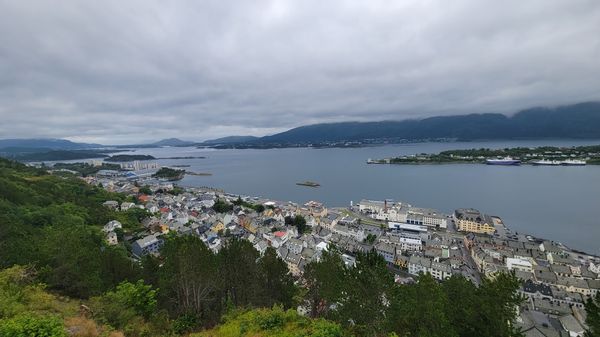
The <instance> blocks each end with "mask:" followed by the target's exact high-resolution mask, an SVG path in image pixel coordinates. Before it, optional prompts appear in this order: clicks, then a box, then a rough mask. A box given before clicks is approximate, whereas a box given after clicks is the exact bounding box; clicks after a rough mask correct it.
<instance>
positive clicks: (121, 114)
mask: <svg viewBox="0 0 600 337" xmlns="http://www.w3.org/2000/svg"><path fill="white" fill-rule="evenodd" d="M599 60H600V2H598V1H597V0H587V1H586V0H581V1H579V0H576V1H558V0H557V1H554V0H538V1H536V0H533V1H525V2H524V1H479V0H472V1H466V0H458V1H443V0H439V1H422V0H418V1H417V0H414V1H408V0H407V1H380V0H371V1H363V2H358V1H341V0H331V1H313V0H303V1H263V0H257V1H241V0H237V1H169V2H166V1H158V0H156V1H152V0H143V1H142V0H139V1H138V0H128V1H118V0H114V1H113V0H107V1H75V0H67V1H60V2H51V1H30V0H23V1H8V0H7V1H1V0H0V117H1V118H2V123H0V138H9V137H57V138H68V139H71V140H76V141H89V142H100V143H105V144H118V143H131V142H138V141H149V140H158V139H160V138H166V137H180V138H183V139H188V140H203V139H208V138H213V137H219V136H226V135H233V134H244V135H245V134H251V135H264V134H270V133H274V132H278V131H281V130H285V129H287V128H291V127H295V126H299V125H303V124H309V123H318V122H330V121H342V120H361V121H362V120H383V119H397V120H400V119H406V118H420V117H425V116H431V115H444V114H459V113H472V112H502V113H510V112H514V111H516V110H518V109H521V108H526V107H531V106H537V105H544V106H547V105H559V104H570V103H575V102H580V101H587V100H598V99H600V61H599Z"/></svg>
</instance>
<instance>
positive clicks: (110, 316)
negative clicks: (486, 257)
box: [0, 160, 597, 337]
mask: <svg viewBox="0 0 600 337" xmlns="http://www.w3.org/2000/svg"><path fill="white" fill-rule="evenodd" d="M0 191H2V193H1V194H0V224H1V226H0V266H1V267H2V268H3V269H4V270H3V271H0V336H49V337H63V336H66V335H72V336H110V337H118V336H123V335H125V336H134V337H136V336H140V337H141V336H145V337H152V336H178V335H186V334H189V333H194V332H195V333H196V334H195V336H322V337H325V336H332V337H333V336H389V335H390V334H396V335H398V336H432V337H433V336H518V335H519V333H518V331H517V330H516V328H515V327H514V326H513V325H512V323H511V322H513V321H514V319H515V317H516V311H515V306H517V305H519V303H520V302H521V298H520V297H519V296H517V295H516V292H515V290H516V289H517V288H518V285H519V284H518V281H517V280H516V278H515V277H514V276H513V275H510V274H501V275H499V276H498V277H497V278H496V279H494V280H484V282H483V284H482V285H481V286H479V287H476V286H474V285H473V284H472V283H471V282H469V281H467V280H466V279H464V278H462V277H458V276H453V277H452V278H451V279H449V280H448V281H446V282H444V283H438V282H437V281H435V280H434V279H433V278H432V277H431V276H427V275H426V276H422V277H420V278H419V279H418V282H417V283H416V284H412V285H399V284H396V283H394V280H393V275H392V274H391V273H390V272H389V271H388V269H387V265H386V262H385V261H384V260H383V258H382V257H381V256H379V255H378V254H376V253H375V252H368V253H364V254H357V256H356V266H355V267H352V268H349V267H346V266H345V264H344V263H343V261H342V259H341V257H340V255H339V253H338V252H337V251H336V250H335V247H330V250H329V252H324V254H323V255H322V257H321V259H320V261H319V262H312V263H310V264H308V265H307V266H306V268H305V274H304V277H303V278H302V279H300V280H295V279H294V278H292V276H291V275H290V274H289V273H288V269H287V265H286V264H285V263H284V262H283V261H282V260H281V259H279V258H278V257H277V254H276V252H275V251H274V250H273V249H272V248H268V249H267V250H266V252H265V253H264V254H263V255H262V256H261V255H260V254H259V252H258V251H257V250H256V249H254V247H253V246H252V244H251V243H249V242H247V241H240V240H236V239H233V238H231V240H230V241H229V242H228V243H226V244H225V245H224V247H223V248H222V249H221V250H220V251H219V252H218V253H214V252H213V251H211V250H209V249H208V248H207V247H206V245H205V244H204V243H203V242H202V241H201V240H200V239H199V238H197V237H195V236H180V237H176V236H168V237H167V238H166V239H165V240H166V242H165V245H164V247H163V249H162V253H161V257H160V258H155V257H146V258H144V259H143V260H142V261H139V262H134V261H133V260H132V259H130V257H129V256H128V252H127V249H126V247H125V245H118V246H108V245H107V244H106V243H105V242H104V240H103V235H102V233H101V231H100V228H101V225H104V224H105V223H106V222H108V221H110V220H113V219H119V221H122V222H123V223H124V227H125V230H126V231H130V232H135V231H136V230H137V229H139V227H140V224H139V220H140V219H141V218H143V217H145V216H147V214H144V213H143V212H144V211H143V210H138V209H136V210H135V211H132V213H128V212H129V211H128V212H116V211H113V210H110V209H108V208H104V207H102V206H101V205H102V202H104V201H106V200H109V199H110V200H118V201H124V200H127V197H125V196H123V195H119V194H112V193H108V192H106V191H104V190H103V189H100V188H97V187H92V186H89V185H87V184H84V183H83V182H81V181H80V180H79V179H77V178H73V177H71V178H61V177H57V176H52V175H49V174H47V173H46V172H45V171H43V170H38V169H34V168H29V167H25V166H23V165H21V164H17V163H14V162H10V161H6V160H0ZM295 222H296V221H295V219H290V223H291V224H294V225H297V226H304V225H305V223H300V222H301V221H298V223H295ZM596 303H597V302H596ZM298 305H300V306H301V307H302V308H303V309H304V310H305V311H306V312H307V317H301V316H299V315H298V314H296V313H295V309H296V308H297V307H298ZM290 310H291V311H290ZM596 316H597V315H596ZM596 316H594V315H589V316H588V317H596ZM590 326H592V324H590ZM595 326H597V325H595Z"/></svg>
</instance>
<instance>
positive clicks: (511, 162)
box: [485, 157, 521, 165]
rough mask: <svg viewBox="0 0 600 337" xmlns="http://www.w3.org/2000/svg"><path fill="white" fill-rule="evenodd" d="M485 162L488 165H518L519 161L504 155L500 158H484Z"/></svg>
mask: <svg viewBox="0 0 600 337" xmlns="http://www.w3.org/2000/svg"><path fill="white" fill-rule="evenodd" d="M485 163H486V164H488V165H519V164H521V161H520V160H518V159H512V158H511V157H504V158H502V159H486V160H485Z"/></svg>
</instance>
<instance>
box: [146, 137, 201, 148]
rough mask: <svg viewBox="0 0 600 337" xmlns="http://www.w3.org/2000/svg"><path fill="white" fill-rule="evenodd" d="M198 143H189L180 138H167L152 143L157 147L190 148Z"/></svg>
mask: <svg viewBox="0 0 600 337" xmlns="http://www.w3.org/2000/svg"><path fill="white" fill-rule="evenodd" d="M194 144H196V142H188V141H185V140H181V139H179V138H167V139H162V140H159V141H158V142H155V143H152V144H151V145H156V146H190V145H194Z"/></svg>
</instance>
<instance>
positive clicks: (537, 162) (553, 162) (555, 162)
mask: <svg viewBox="0 0 600 337" xmlns="http://www.w3.org/2000/svg"><path fill="white" fill-rule="evenodd" d="M562 163H563V162H561V161H558V160H548V159H541V160H534V161H532V162H531V164H532V165H536V166H542V165H543V166H558V165H561V164H562Z"/></svg>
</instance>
